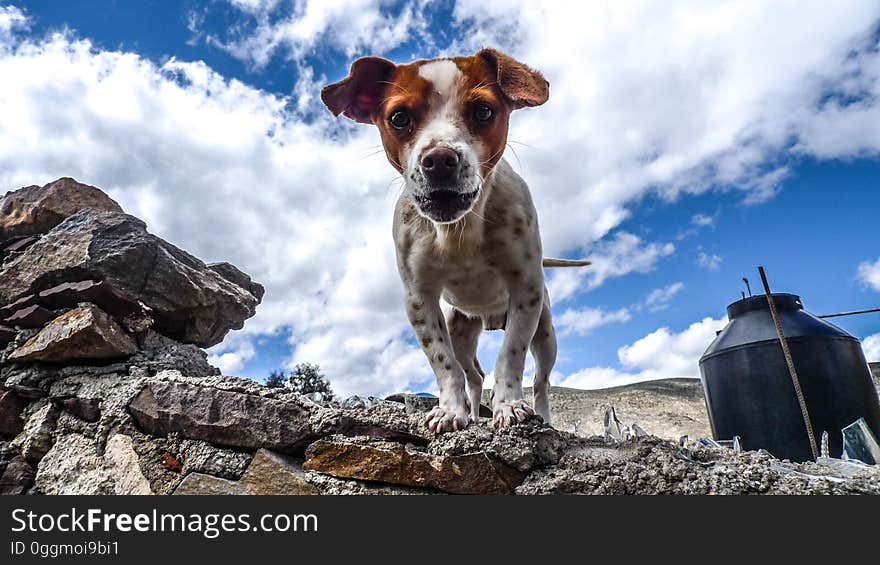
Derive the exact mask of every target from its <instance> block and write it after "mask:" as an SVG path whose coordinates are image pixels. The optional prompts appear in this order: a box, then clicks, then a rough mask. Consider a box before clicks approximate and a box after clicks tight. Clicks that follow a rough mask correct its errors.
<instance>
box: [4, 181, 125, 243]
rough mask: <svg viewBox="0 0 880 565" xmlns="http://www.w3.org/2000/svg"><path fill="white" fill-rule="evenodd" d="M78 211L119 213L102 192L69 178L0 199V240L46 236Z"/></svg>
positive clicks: (119, 209) (26, 188)
mask: <svg viewBox="0 0 880 565" xmlns="http://www.w3.org/2000/svg"><path fill="white" fill-rule="evenodd" d="M81 210H103V211H107V212H122V208H121V207H120V206H119V204H117V203H116V202H115V201H114V200H113V199H111V198H110V197H109V196H107V195H106V194H105V193H104V192H103V191H101V190H100V189H98V188H95V187H93V186H89V185H86V184H81V183H78V182H77V181H75V180H74V179H72V178H60V179H58V180H56V181H55V182H51V183H49V184H47V185H45V186H42V187H39V186H28V187H25V188H21V189H19V190H16V191H15V192H8V193H6V195H5V196H4V197H3V198H2V199H0V241H2V240H4V239H8V238H12V237H16V236H22V235H32V234H43V233H46V232H48V231H49V230H51V229H52V228H54V227H55V226H57V225H58V224H60V223H61V222H62V221H63V220H64V219H65V218H67V217H69V216H72V215H73V214H75V213H77V212H79V211H81Z"/></svg>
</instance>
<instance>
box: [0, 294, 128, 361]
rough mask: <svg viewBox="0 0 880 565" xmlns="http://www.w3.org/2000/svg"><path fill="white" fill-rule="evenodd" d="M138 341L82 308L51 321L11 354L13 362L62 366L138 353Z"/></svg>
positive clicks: (94, 309)
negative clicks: (67, 363)
mask: <svg viewBox="0 0 880 565" xmlns="http://www.w3.org/2000/svg"><path fill="white" fill-rule="evenodd" d="M137 349H138V348H137V344H136V343H135V341H134V340H133V339H132V338H131V337H130V336H129V335H128V334H127V333H125V330H123V329H122V328H121V327H120V326H119V324H117V323H116V322H114V321H113V319H112V318H110V316H108V315H107V314H105V313H104V312H103V311H101V310H99V309H98V308H97V307H95V306H91V305H88V306H81V307H79V308H77V309H75V310H71V311H70V312H67V313H66V314H62V315H61V316H58V317H57V318H55V319H54V320H52V321H51V322H50V323H49V324H48V325H47V326H46V327H45V328H43V329H42V330H41V331H40V332H39V333H38V334H37V335H35V336H34V337H32V338H31V339H30V340H28V341H27V343H25V344H24V345H23V346H21V347H19V348H18V349H16V350H15V351H13V352H12V353H11V354H10V355H9V359H10V360H12V361H19V362H20V361H48V362H54V363H61V362H65V361H74V360H78V359H115V358H119V357H128V356H129V355H131V354H133V353H134V352H136V351H137Z"/></svg>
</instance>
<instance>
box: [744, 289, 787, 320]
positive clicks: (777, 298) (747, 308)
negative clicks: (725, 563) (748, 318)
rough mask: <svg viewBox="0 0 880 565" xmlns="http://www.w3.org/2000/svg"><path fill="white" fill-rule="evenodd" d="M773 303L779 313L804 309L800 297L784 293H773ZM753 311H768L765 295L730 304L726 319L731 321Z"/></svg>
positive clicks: (768, 306)
mask: <svg viewBox="0 0 880 565" xmlns="http://www.w3.org/2000/svg"><path fill="white" fill-rule="evenodd" d="M773 303H774V304H775V305H776V309H777V310H778V311H780V312H782V311H784V310H803V309H804V303H803V302H802V301H801V297H800V296H798V295H796V294H788V293H785V292H781V293H774V294H773ZM754 310H768V311H769V310H770V305H769V304H767V297H766V296H765V295H763V294H758V295H755V296H750V297H748V298H744V299H742V300H737V301H736V302H734V303H733V304H730V305H729V306H728V307H727V317H728V318H730V319H733V318H736V317H737V316H739V315H741V314H745V313H746V312H752V311H754Z"/></svg>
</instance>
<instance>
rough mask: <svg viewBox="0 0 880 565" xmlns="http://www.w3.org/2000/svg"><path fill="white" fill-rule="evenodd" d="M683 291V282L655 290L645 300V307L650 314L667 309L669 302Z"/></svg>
mask: <svg viewBox="0 0 880 565" xmlns="http://www.w3.org/2000/svg"><path fill="white" fill-rule="evenodd" d="M683 289H684V283H683V282H680V281H679V282H676V283H672V284H670V285H667V286H665V287H663V288H655V289H654V290H652V291H651V292H650V293H649V294H648V297H647V298H645V306H647V307H648V309H649V310H651V311H652V312H659V311H660V310H665V309H666V308H669V302H670V301H672V299H673V298H675V296H676V295H677V294H678V293H679V292H681V291H682V290H683Z"/></svg>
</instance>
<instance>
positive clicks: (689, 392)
mask: <svg viewBox="0 0 880 565" xmlns="http://www.w3.org/2000/svg"><path fill="white" fill-rule="evenodd" d="M531 397H532V391H531V389H526V398H527V399H531ZM608 405H612V406H614V409H615V411H616V412H617V417H618V418H619V419H620V421H622V422H623V423H624V424H627V425H629V424H632V423H633V422H635V423H637V424H638V425H639V426H641V427H642V428H643V429H644V430H645V431H646V432H648V433H649V434H651V435H655V436H657V437H662V438H666V439H674V440H677V439H678V438H679V437H681V436H683V435H687V436H690V437H691V439H694V438H698V437H712V431H711V429H710V427H709V416H708V414H707V413H706V402H705V400H704V398H703V386H702V384H701V383H700V380H699V379H663V380H657V381H647V382H642V383H635V384H631V385H624V386H617V387H612V388H606V389H600V390H581V389H575V388H564V387H552V388H551V392H550V412H551V414H552V417H553V426H554V427H555V428H556V429H559V430H564V431H567V432H573V431H574V429H575V422H577V420H579V419H580V420H581V422H580V424H579V425H578V430H577V433H578V435H585V436H588V435H596V434H602V432H603V430H604V426H603V418H604V416H605V410H606V408H607V407H608Z"/></svg>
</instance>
